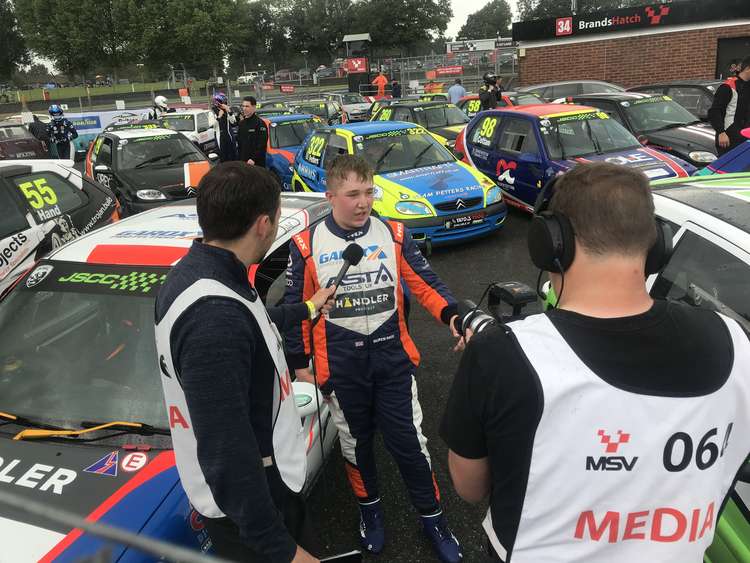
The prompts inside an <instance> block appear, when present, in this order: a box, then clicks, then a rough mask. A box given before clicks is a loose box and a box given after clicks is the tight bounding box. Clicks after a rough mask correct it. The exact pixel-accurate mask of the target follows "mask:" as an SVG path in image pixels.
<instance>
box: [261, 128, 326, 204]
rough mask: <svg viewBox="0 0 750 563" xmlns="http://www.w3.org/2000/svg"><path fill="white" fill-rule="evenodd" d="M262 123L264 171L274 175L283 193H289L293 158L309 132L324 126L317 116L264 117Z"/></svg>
mask: <svg viewBox="0 0 750 563" xmlns="http://www.w3.org/2000/svg"><path fill="white" fill-rule="evenodd" d="M264 121H265V122H266V127H268V147H267V148H266V169H268V170H270V171H271V172H272V173H273V174H275V175H276V177H277V178H278V179H279V182H280V183H281V186H282V188H283V189H284V191H289V190H291V189H292V169H293V166H294V157H295V156H296V155H297V151H298V150H299V148H300V146H302V143H303V141H304V140H305V137H307V135H308V134H309V133H310V131H312V130H313V129H319V128H321V127H323V126H324V123H323V120H322V119H321V118H319V117H318V116H317V115H305V114H290V115H280V116H276V117H266V116H264Z"/></svg>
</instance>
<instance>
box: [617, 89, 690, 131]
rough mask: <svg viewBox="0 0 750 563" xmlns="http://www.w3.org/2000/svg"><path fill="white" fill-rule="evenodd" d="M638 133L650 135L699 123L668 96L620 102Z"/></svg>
mask: <svg viewBox="0 0 750 563" xmlns="http://www.w3.org/2000/svg"><path fill="white" fill-rule="evenodd" d="M620 105H621V106H623V107H624V108H625V113H626V114H627V115H628V118H630V122H631V123H632V124H633V129H635V130H636V131H638V132H639V133H650V132H652V131H661V130H664V129H672V128H674V127H681V126H683V125H688V124H693V123H699V119H698V118H697V117H696V116H694V115H693V114H692V113H690V112H689V111H688V110H686V109H685V108H684V107H682V106H681V105H680V104H678V103H677V102H675V101H673V100H672V99H671V98H670V97H669V96H651V97H649V98H642V99H640V100H633V101H626V102H620Z"/></svg>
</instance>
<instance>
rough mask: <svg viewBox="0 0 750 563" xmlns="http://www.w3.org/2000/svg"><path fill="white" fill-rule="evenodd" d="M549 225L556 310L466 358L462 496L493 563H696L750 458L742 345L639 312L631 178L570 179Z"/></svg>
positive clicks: (725, 322) (646, 200)
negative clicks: (475, 515) (554, 239)
mask: <svg viewBox="0 0 750 563" xmlns="http://www.w3.org/2000/svg"><path fill="white" fill-rule="evenodd" d="M550 210H551V211H550V212H551V213H552V214H553V215H551V216H548V217H547V219H546V220H549V221H550V222H555V223H556V224H558V225H560V226H561V231H562V232H563V233H565V236H563V237H561V238H560V239H558V240H563V241H564V242H563V243H562V244H561V245H558V248H564V249H565V250H564V252H558V253H557V256H559V257H558V258H557V262H556V266H559V272H560V273H554V272H550V277H551V281H552V284H553V286H554V290H555V292H556V295H559V296H560V301H559V305H558V308H557V309H553V310H551V311H548V312H547V313H543V314H538V315H532V316H529V317H527V318H526V319H524V320H521V321H517V322H513V323H510V324H509V325H507V327H503V326H500V327H492V328H488V329H486V330H484V331H482V332H481V333H480V334H478V335H475V336H474V337H473V338H472V339H471V341H470V343H469V345H468V346H467V349H466V353H465V355H464V357H463V358H462V361H461V364H460V366H459V369H458V373H457V374H456V378H455V381H454V384H453V388H452V389H451V393H450V396H449V399H448V405H447V408H446V412H445V416H444V419H443V422H442V425H441V434H442V436H443V438H444V439H445V441H446V442H447V444H448V446H449V448H450V451H449V454H448V455H449V458H448V462H449V467H450V472H451V476H452V477H453V483H454V486H455V488H456V491H457V492H458V493H459V495H460V496H461V497H463V498H464V499H465V500H467V501H469V502H479V501H481V500H482V499H484V498H485V497H487V496H489V504H490V509H489V511H488V513H487V517H486V518H485V520H484V522H483V527H484V530H485V532H486V533H487V535H488V538H489V544H490V546H491V547H490V552H491V553H492V557H493V558H494V560H496V561H497V560H499V561H506V560H507V559H508V558H509V557H511V555H512V560H513V561H519V562H520V561H533V562H541V563H544V562H548V561H607V562H612V563H625V562H628V563H629V562H633V561H679V562H680V563H686V562H695V563H698V562H700V561H702V557H703V552H704V551H705V549H706V548H707V547H708V546H709V545H710V544H711V541H712V539H713V535H714V531H715V530H716V522H717V519H718V517H719V513H720V510H721V507H722V506H723V504H722V503H723V501H724V500H725V497H726V495H727V491H729V490H731V487H732V485H733V482H734V480H735V477H736V474H737V472H738V469H739V468H740V467H741V465H742V464H743V463H744V462H745V460H746V458H747V455H748V450H749V449H750V447H749V446H748V443H747V441H746V435H747V434H746V432H747V430H748V428H749V427H750V341H748V337H747V335H746V334H745V333H744V332H743V330H742V329H741V328H740V326H739V325H738V324H737V322H735V321H734V320H731V319H728V318H726V317H723V316H721V315H719V314H717V313H715V312H713V311H710V310H706V309H699V308H694V307H690V306H688V305H685V304H682V303H676V302H665V301H654V300H652V299H651V297H650V296H649V294H648V292H647V291H646V285H645V281H644V280H645V275H644V272H645V263H646V256H647V253H649V251H650V249H651V247H652V245H654V243H655V240H656V238H657V232H656V224H655V221H654V204H653V200H652V196H651V192H650V189H649V184H648V181H647V179H646V177H645V176H644V175H643V174H642V173H640V172H637V171H634V170H632V169H627V168H623V167H620V166H616V165H612V164H581V165H578V166H576V168H574V169H573V170H572V171H571V172H568V173H567V174H565V175H564V176H562V177H561V178H560V180H558V183H557V185H556V193H555V194H554V196H553V198H552V200H551V206H550ZM542 220H545V219H544V217H535V218H534V222H535V223H536V222H537V221H542ZM544 224H545V225H546V223H544ZM537 225H538V224H535V225H532V229H533V228H534V227H535V226H537ZM552 230H553V229H552V228H550V232H552ZM531 242H534V239H533V238H532V237H530V243H531ZM537 242H538V241H537ZM571 243H572V244H571ZM551 247H552V245H551V244H550V245H549V248H551ZM530 251H531V252H532V254H533V255H534V256H533V257H534V258H537V257H538V256H539V252H538V251H539V247H538V246H535V245H534V244H530ZM535 262H541V260H536V259H535ZM553 263H555V262H553ZM714 450H715V452H714ZM707 451H708V453H707ZM719 452H721V453H719ZM714 453H715V455H714ZM624 540H629V541H624Z"/></svg>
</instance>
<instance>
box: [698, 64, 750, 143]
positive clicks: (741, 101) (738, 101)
mask: <svg viewBox="0 0 750 563" xmlns="http://www.w3.org/2000/svg"><path fill="white" fill-rule="evenodd" d="M738 68H739V70H738V72H737V75H736V76H732V77H730V78H727V79H726V80H725V81H724V82H723V83H722V84H721V85H720V86H719V87H718V88H717V89H716V94H714V101H713V104H711V108H710V109H709V110H708V120H709V121H710V122H711V126H712V127H713V128H714V130H715V131H716V149H717V150H718V154H719V156H721V155H722V154H724V153H726V152H729V151H730V150H732V149H733V148H734V147H736V146H737V145H739V144H741V143H743V142H744V141H745V138H744V137H743V136H742V135H741V134H740V131H741V130H742V129H743V128H744V127H746V126H747V106H748V94H749V93H750V91H748V92H743V91H744V90H746V88H745V85H746V84H747V81H748V80H750V57H746V58H745V59H743V60H742V62H741V63H740V64H739V65H738Z"/></svg>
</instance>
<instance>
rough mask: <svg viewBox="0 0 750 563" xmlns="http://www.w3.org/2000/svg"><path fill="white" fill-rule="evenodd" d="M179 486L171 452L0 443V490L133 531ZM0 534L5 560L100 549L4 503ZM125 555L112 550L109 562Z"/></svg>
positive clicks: (68, 528)
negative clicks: (93, 548) (92, 548)
mask: <svg viewBox="0 0 750 563" xmlns="http://www.w3.org/2000/svg"><path fill="white" fill-rule="evenodd" d="M19 430H20V429H19ZM178 483H179V475H178V474H177V469H176V467H175V461H174V454H173V453H172V452H171V451H159V450H150V451H140V450H127V449H123V448H118V447H116V446H91V445H85V446H84V445H76V444H62V443H49V442H46V443H40V442H24V441H14V440H11V439H8V438H3V439H0V490H2V491H5V492H8V493H12V494H13V495H15V496H17V497H20V498H22V499H28V500H29V501H36V502H40V503H43V504H45V505H47V506H49V507H51V508H58V509H61V510H66V511H69V512H73V513H75V514H77V515H79V516H81V517H86V518H87V520H89V521H94V522H100V523H103V524H110V525H114V526H118V527H121V528H125V529H127V530H130V531H132V532H138V531H139V530H140V529H141V528H142V527H143V526H144V525H145V524H146V522H147V521H148V520H149V518H150V517H151V516H152V515H153V513H154V512H155V511H156V510H157V508H158V507H159V505H160V503H161V502H162V501H163V500H164V498H165V497H166V496H167V495H168V494H169V493H170V491H171V490H172V489H173V488H174V487H175V486H178ZM0 537H2V538H3V547H2V554H3V556H5V557H7V558H8V559H7V560H8V561H32V560H34V561H36V560H38V559H42V558H45V559H48V560H52V559H55V558H56V557H58V556H61V555H63V554H64V555H70V556H73V555H74V554H77V553H80V554H84V553H86V551H87V547H88V548H90V547H92V546H94V545H95V544H98V540H96V539H95V538H93V537H92V536H87V535H84V534H82V533H81V531H80V530H73V529H72V526H70V525H63V524H60V523H57V522H53V521H51V520H47V519H45V518H43V517H40V516H36V515H32V514H28V513H24V512H23V511H20V510H18V509H14V508H8V507H7V506H5V505H3V504H0ZM123 550H124V548H123V547H118V546H113V547H112V553H111V556H112V559H113V560H117V558H118V557H119V555H120V553H121V552H122V551H123ZM89 553H90V552H89ZM4 560H5V559H4Z"/></svg>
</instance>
